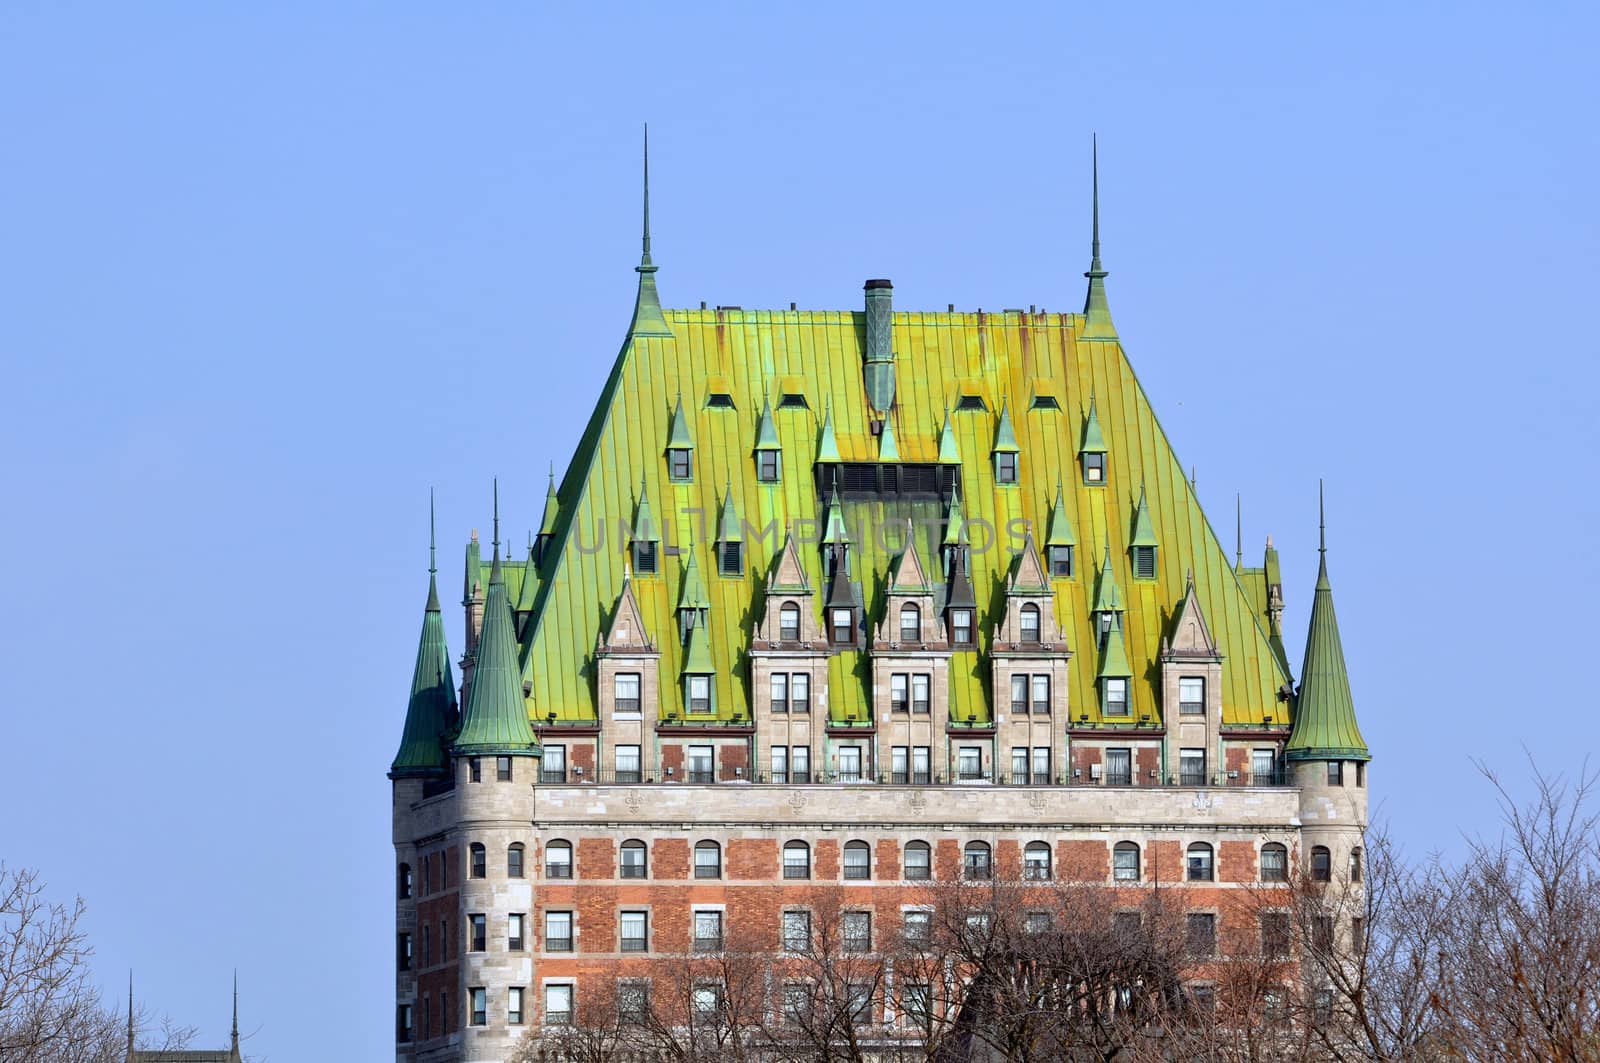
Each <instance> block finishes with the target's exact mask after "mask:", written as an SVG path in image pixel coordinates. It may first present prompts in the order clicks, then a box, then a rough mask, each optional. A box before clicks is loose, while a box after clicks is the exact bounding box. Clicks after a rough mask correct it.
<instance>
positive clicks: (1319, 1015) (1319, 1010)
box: [1311, 989, 1333, 1026]
mask: <svg viewBox="0 0 1600 1063" xmlns="http://www.w3.org/2000/svg"><path fill="white" fill-rule="evenodd" d="M1332 1018H1333V990H1331V989H1319V990H1317V991H1316V992H1315V993H1313V994H1312V996H1311V1022H1312V1023H1313V1024H1314V1025H1317V1026H1324V1025H1326V1024H1327V1023H1328V1022H1329V1021H1330V1020H1332Z"/></svg>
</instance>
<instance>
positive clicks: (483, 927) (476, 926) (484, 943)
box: [467, 915, 489, 952]
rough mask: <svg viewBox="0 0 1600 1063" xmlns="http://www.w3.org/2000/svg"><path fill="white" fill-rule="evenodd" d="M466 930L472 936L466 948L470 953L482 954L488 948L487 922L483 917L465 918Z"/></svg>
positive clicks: (470, 916) (472, 916)
mask: <svg viewBox="0 0 1600 1063" xmlns="http://www.w3.org/2000/svg"><path fill="white" fill-rule="evenodd" d="M467 928H468V930H469V931H470V933H471V935H472V941H471V944H469V945H468V946H467V948H468V949H469V950H470V951H472V952H482V951H483V950H484V949H486V948H488V938H489V920H488V917H486V916H483V915H469V916H467Z"/></svg>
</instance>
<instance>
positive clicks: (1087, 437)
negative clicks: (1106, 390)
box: [1078, 392, 1106, 455]
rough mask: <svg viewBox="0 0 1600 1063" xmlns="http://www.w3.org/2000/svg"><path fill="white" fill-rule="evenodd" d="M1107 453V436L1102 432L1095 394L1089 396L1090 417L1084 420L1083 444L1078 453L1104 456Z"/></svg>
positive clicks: (1091, 393)
mask: <svg viewBox="0 0 1600 1063" xmlns="http://www.w3.org/2000/svg"><path fill="white" fill-rule="evenodd" d="M1105 452H1106V435H1105V433H1104V432H1102V431H1100V415H1099V414H1098V413H1096V412H1095V405H1094V393H1093V392H1090V394H1089V416H1087V417H1085V418H1084V420H1083V442H1082V444H1080V445H1079V447H1078V453H1079V454H1080V455H1082V454H1104V453H1105Z"/></svg>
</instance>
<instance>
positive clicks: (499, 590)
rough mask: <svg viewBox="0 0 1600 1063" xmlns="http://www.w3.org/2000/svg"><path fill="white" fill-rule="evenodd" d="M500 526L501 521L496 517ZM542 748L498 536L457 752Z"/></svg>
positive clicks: (526, 751) (530, 751) (529, 752)
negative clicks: (532, 722)
mask: <svg viewBox="0 0 1600 1063" xmlns="http://www.w3.org/2000/svg"><path fill="white" fill-rule="evenodd" d="M495 523H496V525H497V526H498V524H499V518H498V517H496V518H495ZM538 750H539V740H538V739H537V738H536V737H535V736H534V733H533V728H532V727H530V726H529V724H528V707H527V704H526V702H525V701H524V699H523V694H522V669H521V668H520V667H519V665H518V663H517V626H516V619H515V618H514V617H513V616H512V615H511V602H510V601H509V599H508V598H507V596H506V584H505V578H504V577H503V576H502V574H501V572H500V534H499V531H498V527H497V529H496V532H495V543H494V567H493V568H492V569H490V572H489V593H488V596H487V598H486V600H485V601H484V606H483V630H482V632H481V633H480V634H479V636H478V656H477V660H476V662H475V663H474V665H473V669H472V686H471V688H470V690H469V692H468V695H467V707H466V710H465V711H464V712H463V713H462V714H461V733H460V734H458V735H456V740H455V752H456V754H457V755H461V756H478V755H481V754H502V755H504V754H515V753H520V754H525V755H532V754H535V753H537V752H538Z"/></svg>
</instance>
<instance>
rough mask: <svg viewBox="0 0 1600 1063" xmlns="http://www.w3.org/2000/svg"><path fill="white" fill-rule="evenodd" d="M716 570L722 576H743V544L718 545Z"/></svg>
mask: <svg viewBox="0 0 1600 1063" xmlns="http://www.w3.org/2000/svg"><path fill="white" fill-rule="evenodd" d="M717 570H718V571H719V572H721V573H722V574H723V575H724V576H742V575H744V543H737V542H735V543H718V544H717Z"/></svg>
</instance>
